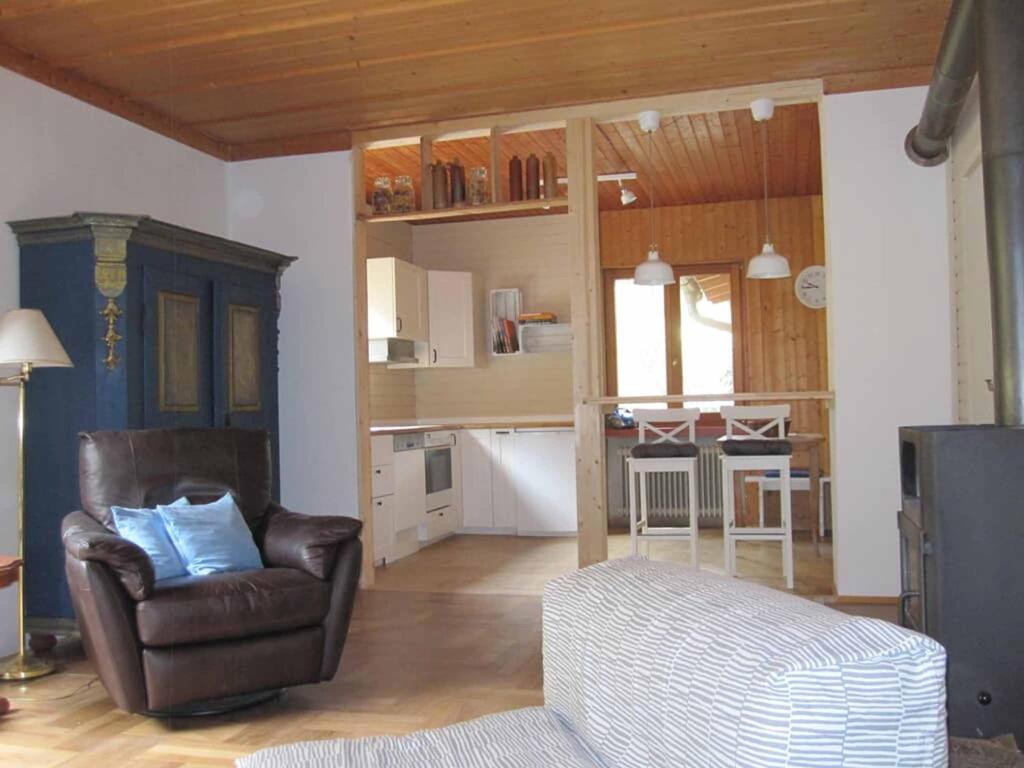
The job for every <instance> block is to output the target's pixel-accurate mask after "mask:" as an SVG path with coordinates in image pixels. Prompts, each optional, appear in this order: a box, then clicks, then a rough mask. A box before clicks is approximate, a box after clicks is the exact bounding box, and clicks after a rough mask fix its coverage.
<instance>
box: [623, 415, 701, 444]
mask: <svg viewBox="0 0 1024 768" xmlns="http://www.w3.org/2000/svg"><path fill="white" fill-rule="evenodd" d="M633 418H635V419H636V423H637V424H638V425H639V427H640V442H641V443H646V442H648V440H647V432H651V433H653V434H652V437H653V438H654V439H652V440H650V441H649V442H652V443H693V442H695V441H696V436H697V435H696V433H697V429H696V427H697V422H698V421H700V408H645V409H643V410H636V411H633ZM680 435H685V438H684V439H681V438H680Z"/></svg>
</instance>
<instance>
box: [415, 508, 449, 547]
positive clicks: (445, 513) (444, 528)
mask: <svg viewBox="0 0 1024 768" xmlns="http://www.w3.org/2000/svg"><path fill="white" fill-rule="evenodd" d="M457 527H458V523H457V521H456V519H455V507H452V506H448V507H441V508H440V509H435V510H433V511H431V512H427V515H426V524H425V525H424V526H423V527H421V528H420V535H419V538H420V541H434V540H435V539H439V538H441V537H442V536H446V535H447V534H449V533H453V532H454V531H455V529H456V528H457Z"/></svg>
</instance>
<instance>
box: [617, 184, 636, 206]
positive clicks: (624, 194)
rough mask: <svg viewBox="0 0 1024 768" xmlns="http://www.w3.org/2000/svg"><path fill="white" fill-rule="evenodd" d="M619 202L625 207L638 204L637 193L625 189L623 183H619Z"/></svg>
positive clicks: (627, 188)
mask: <svg viewBox="0 0 1024 768" xmlns="http://www.w3.org/2000/svg"><path fill="white" fill-rule="evenodd" d="M619 200H621V201H622V204H623V205H632V204H633V203H635V202H636V192H634V191H633V190H631V189H630V188H629V187H624V186H623V185H622V182H621V181H620V182H619Z"/></svg>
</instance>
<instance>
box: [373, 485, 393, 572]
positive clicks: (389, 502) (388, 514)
mask: <svg viewBox="0 0 1024 768" xmlns="http://www.w3.org/2000/svg"><path fill="white" fill-rule="evenodd" d="M394 498H395V497H394V496H381V497H379V498H375V499H374V500H373V501H372V503H371V506H370V511H371V512H372V514H373V561H374V562H375V563H379V562H381V561H387V560H392V559H394V555H393V554H392V548H393V547H394V543H395V506H394Z"/></svg>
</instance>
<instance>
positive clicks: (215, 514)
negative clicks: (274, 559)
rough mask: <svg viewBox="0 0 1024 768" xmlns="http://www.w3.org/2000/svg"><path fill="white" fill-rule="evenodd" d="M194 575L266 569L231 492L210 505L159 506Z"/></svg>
mask: <svg viewBox="0 0 1024 768" xmlns="http://www.w3.org/2000/svg"><path fill="white" fill-rule="evenodd" d="M157 511H159V513H160V517H162V518H163V521H164V525H165V526H166V527H167V533H169V534H170V536H171V541H173V542H174V546H175V548H176V549H177V550H178V554H179V555H180V556H181V560H182V562H183V563H184V564H185V568H186V569H187V570H188V572H189V573H191V574H192V575H193V576H205V575H206V574H209V573H224V572H225V571H250V570H254V569H256V568H262V567H263V560H262V559H261V558H260V551H259V550H258V549H257V548H256V542H254V541H253V539H252V532H251V531H250V530H249V526H248V525H247V524H246V522H245V518H243V517H242V513H241V512H240V511H239V510H238V507H237V506H236V505H235V500H234V499H232V498H231V494H230V493H226V494H224V496H223V497H222V498H220V499H218V500H217V501H214V502H212V503H210V504H193V505H188V506H182V507H176V506H167V507H164V506H160V507H157Z"/></svg>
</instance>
